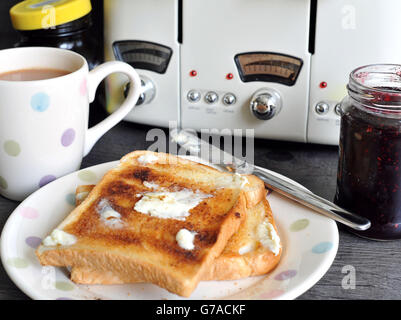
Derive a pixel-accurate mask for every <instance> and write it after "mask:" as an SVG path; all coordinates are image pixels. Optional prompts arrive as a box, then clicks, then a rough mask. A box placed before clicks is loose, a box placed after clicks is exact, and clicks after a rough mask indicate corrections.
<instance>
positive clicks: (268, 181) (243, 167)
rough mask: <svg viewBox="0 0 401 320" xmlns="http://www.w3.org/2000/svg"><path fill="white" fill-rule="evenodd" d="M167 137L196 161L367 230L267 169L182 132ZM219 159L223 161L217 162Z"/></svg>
mask: <svg viewBox="0 0 401 320" xmlns="http://www.w3.org/2000/svg"><path fill="white" fill-rule="evenodd" d="M170 137H171V139H172V141H174V142H175V143H177V145H179V146H180V147H181V148H182V150H183V151H188V152H189V153H190V154H191V155H193V156H197V157H200V158H201V159H203V160H205V161H207V162H209V163H211V164H213V165H215V166H218V167H219V168H221V169H223V170H225V171H229V172H236V173H239V174H253V175H255V176H257V177H259V178H260V179H261V180H262V181H263V182H264V183H265V185H266V186H267V187H268V188H270V189H272V190H273V191H275V192H277V193H279V194H281V195H283V196H285V197H287V198H289V199H292V200H294V201H296V202H298V203H300V204H302V205H304V206H306V207H308V208H310V209H312V210H314V211H316V212H318V213H320V214H322V215H324V216H326V217H329V218H331V219H333V220H335V221H337V222H340V223H342V224H344V225H346V226H348V227H350V228H352V229H355V230H366V229H368V228H369V227H370V221H369V220H368V219H366V218H365V217H362V216H359V215H357V214H355V213H352V212H350V211H348V210H345V209H343V208H341V207H339V206H338V205H336V204H334V203H332V202H330V201H328V200H326V199H324V198H322V197H320V196H318V195H316V194H314V193H313V192H311V191H309V190H308V189H306V188H305V187H303V186H301V185H299V184H298V183H294V182H292V180H287V179H283V178H281V177H280V176H279V175H277V174H274V173H273V172H272V171H270V170H268V169H265V168H262V167H260V166H255V165H253V164H250V163H248V162H247V161H245V160H242V159H239V158H236V157H234V156H233V155H232V154H229V153H227V152H225V151H223V150H221V149H219V148H217V147H216V146H214V145H212V144H210V143H208V142H206V141H204V140H202V139H200V138H198V136H197V135H195V134H192V133H190V132H188V131H186V130H180V129H172V130H171V131H170ZM181 153H182V152H181ZM222 158H223V160H221V159H222Z"/></svg>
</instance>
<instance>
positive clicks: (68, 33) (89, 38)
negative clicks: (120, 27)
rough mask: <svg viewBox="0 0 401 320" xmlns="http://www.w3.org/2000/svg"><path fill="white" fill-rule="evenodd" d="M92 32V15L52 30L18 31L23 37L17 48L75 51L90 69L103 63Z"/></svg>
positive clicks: (100, 51)
mask: <svg viewBox="0 0 401 320" xmlns="http://www.w3.org/2000/svg"><path fill="white" fill-rule="evenodd" d="M91 31H92V17H91V14H90V13H89V14H87V15H86V16H84V17H82V18H79V19H78V20H74V21H71V22H68V23H65V24H62V25H58V26H55V27H54V28H50V29H39V30H28V31H18V32H19V34H20V35H21V38H20V41H19V42H18V43H16V45H15V46H16V47H37V46H39V47H40V46H45V47H56V48H62V49H68V50H72V51H75V52H77V53H79V54H81V55H82V56H84V57H85V59H86V60H87V61H88V66H89V69H93V68H94V67H96V66H97V65H98V64H100V63H101V62H102V48H100V46H99V44H98V42H97V41H96V37H95V36H94V35H93V33H92V32H91Z"/></svg>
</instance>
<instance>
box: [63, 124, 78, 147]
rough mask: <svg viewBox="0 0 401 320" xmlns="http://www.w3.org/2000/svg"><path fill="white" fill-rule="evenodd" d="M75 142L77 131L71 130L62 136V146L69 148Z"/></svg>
mask: <svg viewBox="0 0 401 320" xmlns="http://www.w3.org/2000/svg"><path fill="white" fill-rule="evenodd" d="M74 140H75V130H74V129H72V128H69V129H67V130H65V131H64V133H63V135H62V136H61V144H62V145H63V146H64V147H69V146H70V145H72V143H73V142H74Z"/></svg>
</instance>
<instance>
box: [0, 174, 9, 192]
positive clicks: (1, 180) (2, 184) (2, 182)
mask: <svg viewBox="0 0 401 320" xmlns="http://www.w3.org/2000/svg"><path fill="white" fill-rule="evenodd" d="M0 188H1V189H3V190H6V189H7V188H8V183H7V181H6V179H4V178H3V177H2V176H0Z"/></svg>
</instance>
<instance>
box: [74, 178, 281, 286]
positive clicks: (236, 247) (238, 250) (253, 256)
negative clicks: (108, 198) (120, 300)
mask: <svg viewBox="0 0 401 320" xmlns="http://www.w3.org/2000/svg"><path fill="white" fill-rule="evenodd" d="M92 188H93V186H80V187H78V188H77V205H79V204H80V202H81V201H82V200H83V199H82V197H85V195H87V194H88V193H89V192H90V191H91V189H92ZM281 252H282V249H281V244H280V238H279V237H278V233H277V229H276V226H275V223H274V219H273V215H272V211H271V208H270V205H269V202H268V201H267V200H266V199H265V198H264V199H263V200H261V201H260V202H259V203H258V204H257V205H255V206H254V207H253V208H250V209H247V214H246V220H245V221H244V222H243V223H242V224H241V227H240V228H239V230H238V231H237V232H236V233H235V234H234V235H233V236H232V237H231V238H230V240H229V241H228V242H227V245H226V247H225V248H224V250H223V252H222V254H221V255H220V256H218V257H217V258H216V259H215V260H214V263H213V264H212V266H211V267H210V268H209V269H208V270H206V272H205V273H204V274H203V276H202V280H234V279H241V278H246V277H249V276H257V275H263V274H266V273H268V272H270V271H271V270H273V269H274V268H275V267H276V266H277V264H278V263H279V261H280V256H281ZM71 279H73V281H75V282H77V283H81V284H123V283H124V281H122V280H121V279H119V278H118V276H116V275H114V274H113V273H112V272H110V271H108V272H100V271H98V270H90V269H88V268H80V267H74V268H73V269H72V270H71ZM136 282H143V279H142V277H141V275H140V274H133V275H131V279H130V283H136Z"/></svg>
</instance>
